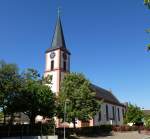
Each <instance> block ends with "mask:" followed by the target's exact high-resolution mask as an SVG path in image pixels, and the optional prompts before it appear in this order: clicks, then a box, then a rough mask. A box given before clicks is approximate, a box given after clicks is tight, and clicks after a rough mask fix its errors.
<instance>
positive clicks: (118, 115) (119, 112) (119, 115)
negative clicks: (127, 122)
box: [118, 108, 120, 121]
mask: <svg viewBox="0 0 150 139" xmlns="http://www.w3.org/2000/svg"><path fill="white" fill-rule="evenodd" d="M118 121H120V110H119V108H118Z"/></svg>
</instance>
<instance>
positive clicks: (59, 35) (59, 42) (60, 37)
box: [46, 9, 69, 53]
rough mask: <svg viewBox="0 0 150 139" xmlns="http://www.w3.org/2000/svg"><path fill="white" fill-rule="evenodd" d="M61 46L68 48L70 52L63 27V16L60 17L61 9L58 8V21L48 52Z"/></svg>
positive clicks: (64, 48)
mask: <svg viewBox="0 0 150 139" xmlns="http://www.w3.org/2000/svg"><path fill="white" fill-rule="evenodd" d="M59 48H61V49H63V50H66V51H67V52H68V53H69V51H68V50H67V48H66V43H65V38H64V33H63V27H62V24H61V18H60V11H59V9H58V16H57V22H56V26H55V30H54V35H53V38H52V43H51V47H50V48H48V49H47V51H46V52H50V51H52V50H55V49H59Z"/></svg>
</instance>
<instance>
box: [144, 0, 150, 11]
mask: <svg viewBox="0 0 150 139" xmlns="http://www.w3.org/2000/svg"><path fill="white" fill-rule="evenodd" d="M144 4H145V5H146V6H147V7H148V8H149V9H150V0H144Z"/></svg>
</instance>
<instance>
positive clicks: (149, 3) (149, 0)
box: [144, 0, 150, 51]
mask: <svg viewBox="0 0 150 139" xmlns="http://www.w3.org/2000/svg"><path fill="white" fill-rule="evenodd" d="M144 4H145V5H146V6H147V8H148V9H150V0H144ZM146 32H147V33H150V29H147V30H146ZM147 50H148V51H150V44H148V45H147Z"/></svg>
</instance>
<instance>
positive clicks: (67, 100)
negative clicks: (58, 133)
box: [64, 99, 69, 139]
mask: <svg viewBox="0 0 150 139" xmlns="http://www.w3.org/2000/svg"><path fill="white" fill-rule="evenodd" d="M68 102H69V99H66V100H65V106H64V139H66V128H65V122H66V107H67V103H68Z"/></svg>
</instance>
